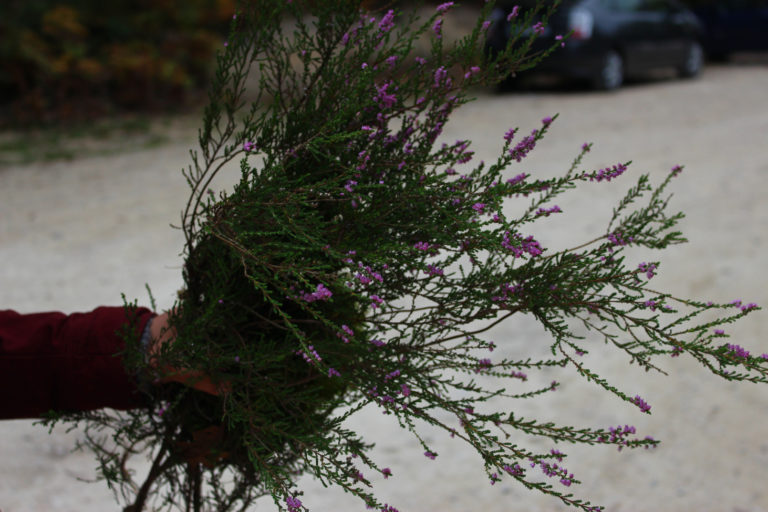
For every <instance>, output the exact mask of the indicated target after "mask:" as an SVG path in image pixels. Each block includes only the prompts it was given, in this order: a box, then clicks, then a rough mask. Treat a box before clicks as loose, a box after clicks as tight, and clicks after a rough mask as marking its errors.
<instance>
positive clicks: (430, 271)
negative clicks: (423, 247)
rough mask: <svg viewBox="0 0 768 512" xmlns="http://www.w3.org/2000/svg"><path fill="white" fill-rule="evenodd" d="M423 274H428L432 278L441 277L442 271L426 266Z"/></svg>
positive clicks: (432, 266)
mask: <svg viewBox="0 0 768 512" xmlns="http://www.w3.org/2000/svg"><path fill="white" fill-rule="evenodd" d="M424 273H425V274H428V275H429V276H430V277H432V276H442V275H443V269H441V268H440V267H436V266H434V265H427V270H425V271H424Z"/></svg>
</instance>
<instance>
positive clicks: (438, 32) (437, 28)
mask: <svg viewBox="0 0 768 512" xmlns="http://www.w3.org/2000/svg"><path fill="white" fill-rule="evenodd" d="M442 31H443V19H442V18H439V19H437V20H436V21H435V23H434V25H432V32H434V33H435V37H437V38H438V39H440V38H442V37H443V33H442Z"/></svg>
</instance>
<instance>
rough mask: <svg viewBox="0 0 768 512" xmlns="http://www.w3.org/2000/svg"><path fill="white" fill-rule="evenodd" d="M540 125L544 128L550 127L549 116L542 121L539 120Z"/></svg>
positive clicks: (550, 120) (550, 119)
mask: <svg viewBox="0 0 768 512" xmlns="http://www.w3.org/2000/svg"><path fill="white" fill-rule="evenodd" d="M541 124H543V125H544V126H549V125H551V124H552V118H551V117H549V116H547V117H545V118H544V119H542V120H541Z"/></svg>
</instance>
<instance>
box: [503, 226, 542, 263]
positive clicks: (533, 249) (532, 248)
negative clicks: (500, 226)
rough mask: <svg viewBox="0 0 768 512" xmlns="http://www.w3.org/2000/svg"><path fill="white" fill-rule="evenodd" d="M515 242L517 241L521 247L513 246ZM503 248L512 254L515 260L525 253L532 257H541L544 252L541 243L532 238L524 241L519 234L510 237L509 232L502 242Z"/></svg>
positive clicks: (505, 234) (506, 232) (505, 233)
mask: <svg viewBox="0 0 768 512" xmlns="http://www.w3.org/2000/svg"><path fill="white" fill-rule="evenodd" d="M513 240H514V241H517V242H518V243H519V244H520V246H517V245H515V244H513V243H512V242H513ZM501 246H502V247H504V248H505V249H507V250H508V251H510V252H512V254H514V256H515V258H520V257H521V256H523V255H524V254H525V253H528V254H530V255H531V256H539V255H540V254H541V253H542V252H544V250H543V249H542V248H541V245H540V244H539V242H537V241H536V240H534V239H533V237H532V236H529V237H527V238H525V239H523V237H522V236H520V234H519V233H515V234H514V235H510V233H509V231H505V232H504V235H503V236H502V240H501Z"/></svg>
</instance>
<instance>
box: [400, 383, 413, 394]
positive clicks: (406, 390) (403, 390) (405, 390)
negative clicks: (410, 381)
mask: <svg viewBox="0 0 768 512" xmlns="http://www.w3.org/2000/svg"><path fill="white" fill-rule="evenodd" d="M400 392H401V393H402V394H403V396H411V388H409V387H408V385H407V384H403V385H402V386H400Z"/></svg>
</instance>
